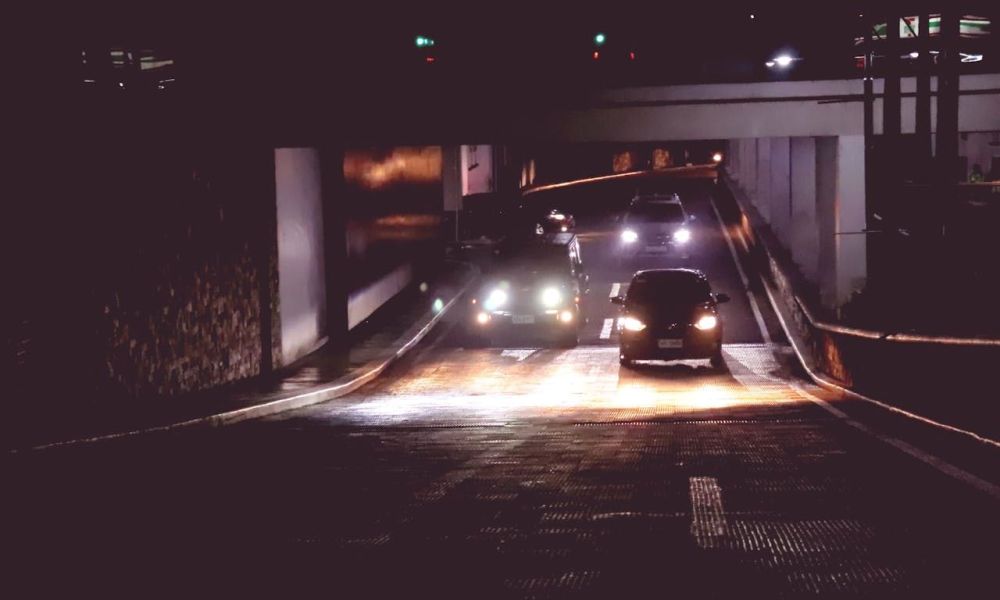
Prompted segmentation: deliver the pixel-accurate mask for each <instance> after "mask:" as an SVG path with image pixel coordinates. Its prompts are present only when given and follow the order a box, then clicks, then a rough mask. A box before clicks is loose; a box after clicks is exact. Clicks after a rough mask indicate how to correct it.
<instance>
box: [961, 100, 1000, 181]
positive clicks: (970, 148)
mask: <svg viewBox="0 0 1000 600" xmlns="http://www.w3.org/2000/svg"><path fill="white" fill-rule="evenodd" d="M997 112H1000V108H998V109H997ZM958 154H959V156H964V157H965V158H966V161H967V162H966V172H965V175H966V178H968V176H969V173H970V172H972V165H976V164H978V165H979V166H980V168H981V169H982V170H983V174H984V175H989V173H990V168H991V167H990V165H991V164H992V163H993V159H994V157H997V158H1000V131H974V132H969V133H962V134H961V135H960V136H959V138H958Z"/></svg>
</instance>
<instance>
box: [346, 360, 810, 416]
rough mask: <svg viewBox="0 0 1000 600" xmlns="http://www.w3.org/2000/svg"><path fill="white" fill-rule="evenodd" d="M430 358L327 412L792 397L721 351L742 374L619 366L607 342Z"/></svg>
mask: <svg viewBox="0 0 1000 600" xmlns="http://www.w3.org/2000/svg"><path fill="white" fill-rule="evenodd" d="M760 351H761V352H767V350H766V349H763V348H761V350H760ZM741 353H744V354H745V353H746V349H745V348H744V349H741ZM436 359H437V360H430V361H425V362H423V363H422V364H420V365H415V366H414V369H415V370H416V372H415V373H411V374H410V376H409V377H406V378H403V379H399V380H395V381H389V382H386V383H384V384H381V385H378V386H376V387H375V388H374V389H372V390H371V391H370V392H369V393H366V394H364V396H363V398H361V399H360V400H361V401H360V402H358V403H356V404H351V405H347V406H333V407H329V412H328V413H327V414H328V415H329V416H330V417H335V418H339V419H346V420H348V421H361V422H369V423H377V424H393V423H398V422H404V421H405V422H423V421H427V422H434V421H439V420H446V421H451V422H455V421H458V422H469V423H477V422H481V421H488V422H506V421H511V420H525V419H557V420H558V419H582V420H607V419H613V420H621V419H626V420H627V419H631V418H635V419H640V418H641V419H649V418H654V419H655V418H702V417H705V416H706V415H707V414H709V413H710V412H711V411H717V410H719V409H730V408H754V407H762V406H767V405H778V404H789V403H796V402H800V400H799V399H797V397H796V396H794V395H792V394H789V393H788V388H787V387H786V386H784V385H780V384H778V383H775V382H774V381H773V380H771V381H768V380H766V379H764V378H756V379H755V378H754V376H753V375H752V374H751V375H750V376H749V379H748V377H747V375H746V372H747V369H746V367H744V366H743V365H742V363H740V362H739V360H738V359H737V358H735V357H734V356H733V355H732V354H728V355H727V360H728V362H729V364H730V368H731V369H732V370H734V371H736V372H740V373H743V375H740V376H739V377H738V379H737V378H734V376H733V375H732V374H731V373H730V372H718V371H714V370H712V369H710V368H708V367H706V366H703V365H701V364H700V363H698V362H697V361H682V362H679V363H670V364H662V363H649V364H642V365H639V366H637V367H636V368H634V369H628V370H624V369H620V368H619V366H618V355H617V349H616V348H612V347H581V348H576V349H573V350H546V349H542V350H539V351H537V352H535V353H533V354H532V355H531V357H530V358H529V359H527V360H523V359H522V360H517V359H516V358H514V357H512V356H509V355H508V356H505V355H504V354H503V351H502V350H500V349H489V350H475V351H466V352H461V353H457V354H454V353H451V354H449V353H441V354H440V355H439V356H437V357H436Z"/></svg>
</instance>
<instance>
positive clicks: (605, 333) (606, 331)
mask: <svg viewBox="0 0 1000 600" xmlns="http://www.w3.org/2000/svg"><path fill="white" fill-rule="evenodd" d="M615 285H618V284H617V283H616V284H615ZM614 324H615V320H614V319H604V326H603V327H601V339H602V340H606V339H608V338H610V337H611V328H612V327H613V326H614Z"/></svg>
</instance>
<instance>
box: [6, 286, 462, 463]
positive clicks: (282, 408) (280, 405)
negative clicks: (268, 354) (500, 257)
mask: <svg viewBox="0 0 1000 600" xmlns="http://www.w3.org/2000/svg"><path fill="white" fill-rule="evenodd" d="M470 271H472V273H473V274H472V277H471V278H470V279H469V280H468V281H466V282H465V284H463V285H462V286H461V287H460V288H459V289H458V290H457V291H456V292H455V295H454V296H453V297H452V299H451V300H449V301H448V302H447V304H445V305H444V306H443V307H442V308H441V310H440V311H438V312H437V313H436V314H435V315H434V316H433V317H431V319H430V321H428V322H427V323H426V324H425V325H424V326H423V327H421V328H420V330H419V331H417V332H416V333H415V334H414V335H413V337H412V338H410V340H409V341H407V342H406V343H405V344H403V345H402V346H400V347H399V348H398V349H397V350H396V351H395V352H393V353H392V354H391V355H389V356H388V357H385V358H383V359H381V360H376V361H371V362H369V363H368V364H366V365H364V366H363V367H361V369H358V370H359V371H362V372H361V373H360V374H348V375H345V376H343V377H341V378H339V379H337V380H335V381H333V382H331V384H330V385H326V386H323V387H318V388H316V389H313V390H311V391H308V392H304V393H300V394H296V395H294V396H290V397H288V398H279V399H278V400H272V401H270V402H265V403H264V404H258V405H255V406H247V407H244V408H239V409H235V410H230V411H226V412H221V413H216V414H213V415H206V416H204V417H197V418H194V419H188V420H186V421H179V422H177V423H170V424H168V425H157V426H154V427H143V428H139V429H134V430H131V431H122V432H118V433H108V434H101V435H95V436H91V437H84V438H77V439H71V440H63V441H58V442H50V443H47V444H41V445H38V446H30V447H26V448H15V449H12V450H9V451H8V453H9V454H17V453H23V452H29V451H36V450H47V449H51V448H61V447H65V446H74V445H78V444H89V443H95V442H104V441H110V440H116V439H122V438H127V437H133V436H138V435H145V434H150V433H162V432H167V431H176V430H179V429H186V428H190V427H200V426H208V427H222V426H224V425H232V424H235V423H239V422H241V421H248V420H251V419H259V418H262V417H268V416H271V415H276V414H278V413H282V412H286V411H289V410H294V409H297V408H302V407H304V406H310V405H313V404H319V403H321V402H326V401H328V400H333V399H335V398H340V397H342V396H346V395H347V394H350V393H351V392H353V391H355V390H357V389H358V388H360V387H362V386H364V385H365V384H367V383H370V382H371V381H372V380H374V379H376V378H377V377H378V376H379V375H381V374H382V373H383V372H384V371H385V370H386V369H387V368H389V366H390V365H392V364H393V363H395V362H396V361H397V360H399V359H400V358H402V357H403V356H405V355H406V353H408V352H409V351H410V350H412V349H413V348H414V347H415V346H416V345H417V344H419V343H420V342H421V341H422V340H423V339H424V338H425V337H427V334H429V333H430V332H431V331H432V330H433V329H434V327H435V326H436V325H437V324H438V323H439V322H440V321H441V319H442V318H444V316H445V315H446V314H447V313H448V312H449V311H450V310H451V308H452V307H453V306H454V305H455V303H456V302H458V299H459V298H461V297H462V296H463V295H464V294H465V292H466V291H468V289H469V288H470V287H471V286H472V285H473V284H474V283H475V281H476V273H475V272H476V269H475V267H470Z"/></svg>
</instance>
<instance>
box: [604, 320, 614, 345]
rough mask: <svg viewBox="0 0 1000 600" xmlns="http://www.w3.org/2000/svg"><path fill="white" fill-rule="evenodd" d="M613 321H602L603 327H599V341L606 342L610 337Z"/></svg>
mask: <svg viewBox="0 0 1000 600" xmlns="http://www.w3.org/2000/svg"><path fill="white" fill-rule="evenodd" d="M614 323H615V320H614V319H604V326H603V327H601V339H602V340H606V339H608V338H610V337H611V327H612V326H613V325H614Z"/></svg>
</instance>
